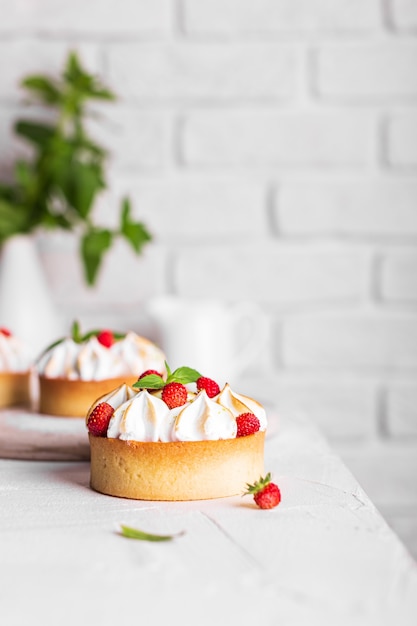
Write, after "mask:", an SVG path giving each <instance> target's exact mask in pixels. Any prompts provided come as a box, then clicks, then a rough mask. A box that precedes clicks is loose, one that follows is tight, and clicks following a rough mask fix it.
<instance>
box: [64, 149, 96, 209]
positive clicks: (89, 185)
mask: <svg viewBox="0 0 417 626" xmlns="http://www.w3.org/2000/svg"><path fill="white" fill-rule="evenodd" d="M68 181H69V186H68V187H67V189H66V192H67V194H66V195H67V198H68V201H69V202H70V204H71V205H72V206H73V208H74V209H75V210H76V211H77V213H79V215H80V216H81V217H82V218H86V217H87V216H88V215H89V213H90V211H91V208H92V206H93V202H94V200H95V197H96V195H97V194H98V193H99V191H101V190H102V189H103V188H104V187H105V185H104V183H103V177H102V172H101V169H100V167H99V166H98V165H95V164H89V163H82V162H80V161H75V162H73V163H72V164H71V165H70V171H69V173H68Z"/></svg>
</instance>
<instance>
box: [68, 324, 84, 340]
mask: <svg viewBox="0 0 417 626" xmlns="http://www.w3.org/2000/svg"><path fill="white" fill-rule="evenodd" d="M71 337H72V339H73V341H75V343H81V342H82V340H83V337H82V335H81V328H80V324H79V322H77V320H75V321H74V322H73V324H72V328H71Z"/></svg>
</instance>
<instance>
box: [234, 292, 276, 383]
mask: <svg viewBox="0 0 417 626" xmlns="http://www.w3.org/2000/svg"><path fill="white" fill-rule="evenodd" d="M230 310H231V313H232V314H234V316H235V319H236V327H238V326H242V325H244V324H245V323H246V324H247V323H248V322H249V336H248V338H247V339H246V340H245V341H244V343H243V345H242V346H241V347H240V348H239V349H238V351H237V353H236V355H235V357H234V364H233V365H234V369H235V371H236V372H238V373H239V374H241V373H242V371H243V370H245V369H246V368H247V367H248V366H249V365H250V364H251V363H253V362H254V361H255V359H256V358H257V357H258V356H259V353H260V352H261V350H262V349H263V348H264V346H265V343H266V340H267V336H268V323H267V318H266V316H265V314H264V313H263V311H262V309H261V308H260V306H259V305H258V304H256V303H255V302H251V301H243V302H236V303H235V304H232V305H230Z"/></svg>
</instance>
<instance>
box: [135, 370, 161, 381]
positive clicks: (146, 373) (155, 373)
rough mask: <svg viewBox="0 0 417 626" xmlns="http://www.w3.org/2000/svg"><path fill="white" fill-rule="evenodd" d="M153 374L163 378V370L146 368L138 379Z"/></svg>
mask: <svg viewBox="0 0 417 626" xmlns="http://www.w3.org/2000/svg"><path fill="white" fill-rule="evenodd" d="M151 374H154V375H155V376H160V377H161V378H162V374H161V372H157V371H156V370H145V371H144V372H142V374H141V375H140V376H139V378H138V380H140V379H141V378H144V377H145V376H151Z"/></svg>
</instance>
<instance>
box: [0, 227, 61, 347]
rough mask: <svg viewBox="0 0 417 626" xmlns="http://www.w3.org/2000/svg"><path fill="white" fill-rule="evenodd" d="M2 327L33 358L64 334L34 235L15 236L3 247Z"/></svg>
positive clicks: (0, 275) (0, 266) (0, 255)
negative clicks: (21, 344) (21, 342)
mask: <svg viewBox="0 0 417 626" xmlns="http://www.w3.org/2000/svg"><path fill="white" fill-rule="evenodd" d="M0 326H5V327H6V328H8V329H9V330H10V331H11V332H12V333H13V334H14V335H15V336H16V337H18V338H20V339H21V340H22V341H24V342H25V343H26V344H27V347H28V349H29V350H30V351H31V353H32V354H33V357H36V356H37V355H38V354H40V353H41V351H42V350H43V349H44V348H46V347H47V346H48V345H49V344H50V343H52V342H53V341H55V340H56V339H58V338H60V337H62V336H63V321H62V319H61V317H60V316H59V314H58V312H57V309H56V307H55V304H54V301H53V298H52V294H51V291H50V288H49V285H48V283H47V280H46V276H45V273H44V269H43V266H42V264H41V260H40V257H39V253H38V250H37V246H36V241H35V239H34V238H33V237H32V236H31V235H15V236H14V237H11V238H10V239H7V240H6V241H5V242H4V243H3V244H2V246H1V247H0Z"/></svg>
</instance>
